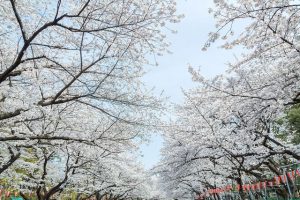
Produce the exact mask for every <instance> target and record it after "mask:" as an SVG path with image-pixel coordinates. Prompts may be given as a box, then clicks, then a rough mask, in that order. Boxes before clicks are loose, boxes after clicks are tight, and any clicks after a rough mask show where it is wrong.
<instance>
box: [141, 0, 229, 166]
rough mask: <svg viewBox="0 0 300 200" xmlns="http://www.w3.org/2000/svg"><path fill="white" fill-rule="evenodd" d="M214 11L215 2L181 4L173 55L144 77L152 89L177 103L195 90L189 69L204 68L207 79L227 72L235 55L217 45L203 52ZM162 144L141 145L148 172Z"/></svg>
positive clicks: (153, 141)
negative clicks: (186, 91)
mask: <svg viewBox="0 0 300 200" xmlns="http://www.w3.org/2000/svg"><path fill="white" fill-rule="evenodd" d="M210 7H213V0H178V13H180V14H184V15H185V18H184V19H183V20H182V22H181V23H179V24H176V25H174V26H172V27H174V29H176V30H177V31H178V33H177V34H167V38H168V40H169V41H170V42H171V43H172V45H171V47H170V50H171V51H172V52H173V54H170V55H164V56H162V57H158V58H157V61H158V63H159V66H158V67H154V68H152V69H151V71H150V72H149V73H147V74H146V75H145V77H144V80H145V82H146V84H147V85H148V86H149V87H152V86H153V87H155V88H156V90H157V91H162V90H164V94H165V95H166V96H169V97H170V100H171V101H172V102H174V103H180V102H182V100H183V95H182V92H181V88H183V89H188V88H191V87H193V85H194V84H193V83H192V81H191V76H190V74H189V73H188V65H189V64H190V65H192V66H194V67H199V66H201V71H202V72H203V74H204V75H205V76H209V77H211V76H214V75H216V74H220V73H222V72H224V71H225V68H226V63H227V62H228V61H229V60H232V59H233V55H234V54H233V52H234V51H225V50H223V49H220V48H219V47H218V46H219V45H220V44H215V45H213V46H212V47H211V48H209V49H208V51H206V52H203V51H201V49H202V47H203V45H204V44H205V42H206V40H207V39H208V33H209V32H211V31H214V30H215V23H214V19H213V16H212V15H210V14H208V8H210ZM162 145H163V140H162V138H161V136H159V135H153V137H152V138H151V142H150V143H149V144H148V145H142V147H141V152H142V154H143V157H142V158H141V161H142V163H143V164H144V165H145V167H146V169H150V168H151V167H153V166H154V165H155V164H156V163H157V162H158V161H159V159H160V148H161V147H162Z"/></svg>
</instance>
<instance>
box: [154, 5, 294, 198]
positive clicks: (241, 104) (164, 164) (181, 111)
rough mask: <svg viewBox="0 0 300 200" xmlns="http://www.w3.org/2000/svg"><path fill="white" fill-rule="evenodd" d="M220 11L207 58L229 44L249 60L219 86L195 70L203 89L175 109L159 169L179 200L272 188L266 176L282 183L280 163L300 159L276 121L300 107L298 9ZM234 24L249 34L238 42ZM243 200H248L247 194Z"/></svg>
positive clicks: (264, 7) (231, 68)
mask: <svg viewBox="0 0 300 200" xmlns="http://www.w3.org/2000/svg"><path fill="white" fill-rule="evenodd" d="M215 5H216V7H215V9H212V10H210V11H211V12H213V14H214V17H215V18H216V20H217V24H216V26H217V29H218V30H217V31H216V32H212V33H210V38H209V40H208V42H207V43H206V44H205V46H204V49H203V50H207V49H208V48H209V47H210V45H211V44H212V43H213V42H215V41H216V40H217V39H219V38H222V39H224V40H225V43H224V45H223V46H222V47H223V48H226V49H230V48H234V47H236V46H239V47H242V48H244V49H245V52H246V53H245V54H244V55H242V56H241V57H240V58H239V60H238V61H237V62H235V63H231V64H230V65H229V67H228V68H229V69H228V71H227V73H226V74H223V75H219V76H216V77H214V78H213V79H206V78H205V77H203V76H202V75H201V72H200V71H197V70H196V69H193V68H189V70H190V72H191V74H192V77H193V80H194V81H195V82H197V83H198V85H199V86H198V87H196V88H195V89H191V90H189V91H184V94H185V97H186V99H185V103H184V104H183V105H178V106H177V107H176V116H177V119H176V120H175V121H174V122H171V124H169V125H168V126H167V127H168V128H166V130H165V138H166V146H165V147H164V149H163V155H164V156H163V159H162V161H161V164H160V166H159V169H158V171H159V173H160V174H161V177H162V179H163V180H164V181H165V182H166V183H167V185H169V189H170V191H171V193H173V195H174V197H176V196H177V197H181V198H186V195H190V194H189V193H190V192H192V193H193V194H192V195H194V196H196V195H197V194H201V193H204V192H205V190H206V189H210V188H217V187H222V186H225V185H228V184H232V183H234V184H239V185H243V184H245V183H247V182H251V181H254V180H266V179H267V178H266V177H265V174H266V171H271V173H273V174H277V175H281V173H282V171H280V168H279V166H280V163H286V164H288V163H290V161H292V160H299V159H300V152H299V145H297V144H293V143H292V142H291V141H290V140H289V139H287V140H282V139H281V138H278V137H277V136H276V130H275V129H276V128H277V125H276V124H277V120H278V119H280V118H282V117H284V116H285V114H286V111H287V110H289V109H290V107H291V105H294V104H297V103H298V97H299V94H298V93H299V83H300V82H299V59H298V57H299V51H298V47H297V44H298V39H299V38H298V34H299V33H298V23H297V22H298V19H299V13H298V10H299V5H298V4H297V2H296V1H226V0H218V1H215ZM235 23H241V24H240V26H242V27H244V28H243V29H242V30H241V31H240V33H239V34H235V33H234V29H235ZM281 128H284V127H281ZM287 138H289V136H287ZM173 175H174V176H173ZM279 192H280V195H282V196H286V195H287V194H286V191H279ZM240 195H241V197H242V199H245V198H246V196H245V194H244V192H243V191H240ZM215 198H218V196H217V194H216V195H215Z"/></svg>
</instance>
